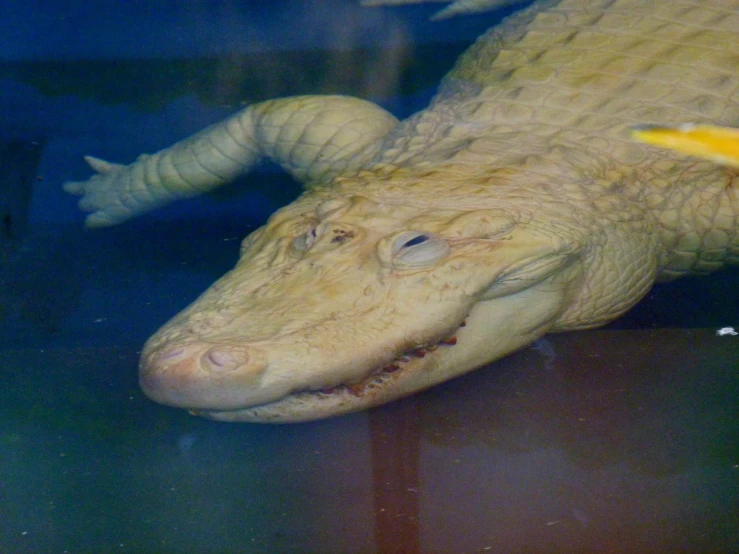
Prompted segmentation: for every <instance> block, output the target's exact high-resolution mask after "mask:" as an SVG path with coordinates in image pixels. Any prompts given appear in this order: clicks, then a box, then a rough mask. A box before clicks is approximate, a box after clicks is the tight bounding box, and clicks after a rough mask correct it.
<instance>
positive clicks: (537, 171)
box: [66, 0, 739, 421]
mask: <svg viewBox="0 0 739 554" xmlns="http://www.w3.org/2000/svg"><path fill="white" fill-rule="evenodd" d="M483 3H484V2H482V3H481V4H483ZM685 122H691V123H694V124H712V125H721V126H737V125H739V0H704V1H694V2H690V1H680V2H674V1H672V0H562V1H555V0H542V1H540V2H537V3H535V4H534V5H533V6H531V7H529V8H526V9H524V10H521V11H520V12H518V13H517V14H515V15H514V16H512V17H511V18H509V19H508V20H507V21H506V22H505V23H504V24H502V25H501V26H500V27H498V28H494V29H493V30H491V31H489V32H488V33H487V34H486V35H485V36H483V37H481V39H479V40H478V42H477V43H476V44H475V45H474V46H473V47H471V48H470V49H469V51H468V52H467V53H465V54H464V55H463V56H462V57H461V59H460V60H459V62H458V64H457V66H456V67H455V68H454V70H452V72H451V73H450V74H449V75H448V76H447V77H446V78H445V80H444V82H443V83H442V86H441V88H440V91H439V94H438V95H437V96H436V98H435V99H434V101H433V102H432V103H431V105H430V106H429V107H428V108H426V109H425V110H423V111H421V112H419V113H418V114H416V115H414V116H413V117H411V118H409V119H407V120H405V121H401V122H398V121H397V120H396V119H395V118H394V117H393V116H392V115H391V114H388V113H387V112H385V111H384V110H382V109H380V108H379V107H377V106H374V105H372V104H370V103H367V102H365V101H362V100H358V99H353V98H347V97H330V96H307V97H297V98H286V99H281V100H275V101H270V102H264V103H261V104H257V105H254V106H251V107H249V108H247V109H245V110H243V111H242V112H239V113H237V114H235V115H234V116H233V117H232V118H230V119H228V120H226V121H224V122H222V123H219V124H216V125H214V126H213V127H211V128H209V129H206V130H205V131H203V132H201V133H199V134H197V135H195V136H194V137H192V138H190V139H187V140H185V141H183V142H181V143H178V144H177V145H175V146H173V147H171V148H169V149H167V150H163V151H161V152H159V153H157V154H154V155H152V156H146V157H142V158H140V159H139V160H137V162H135V163H134V164H131V165H129V166H119V165H115V164H109V163H108V162H104V161H102V160H97V159H94V158H90V159H89V161H90V163H91V165H93V167H94V168H95V169H96V170H98V171H99V172H100V173H99V175H96V176H94V177H93V178H91V179H90V180H88V181H85V182H78V183H68V184H67V185H66V190H68V191H69V192H72V193H76V194H81V195H83V198H82V200H81V207H82V208H83V209H86V210H88V211H91V212H93V213H92V214H91V215H90V216H88V224H89V225H93V226H95V225H98V226H99V225H112V224H116V223H118V222H121V221H123V220H125V219H127V218H129V217H131V216H133V215H137V214H139V213H142V212H144V211H146V210H149V209H152V208H155V207H157V206H159V205H162V204H164V203H166V202H169V201H172V200H174V199H177V198H182V197H187V196H192V195H194V194H198V193H200V192H203V191H206V190H209V189H211V188H214V187H216V186H219V185H221V184H223V183H225V182H227V181H229V180H231V179H233V178H234V177H235V176H236V175H238V174H240V173H243V172H244V171H247V170H248V169H249V168H250V167H252V166H253V165H254V164H256V163H257V162H258V161H259V160H260V159H261V158H263V157H269V158H272V159H274V160H276V161H277V162H278V163H280V164H281V165H282V166H283V167H284V168H285V169H286V170H287V171H289V172H291V173H292V174H293V175H295V176H296V177H297V178H299V179H301V180H302V181H304V182H305V183H306V185H307V192H306V193H305V194H304V195H303V196H302V197H301V198H300V199H298V200H297V201H295V202H294V203H292V204H291V205H289V206H287V207H285V208H283V209H281V210H279V211H278V212H277V213H276V214H275V215H274V216H273V217H272V218H271V219H270V221H269V222H268V224H267V225H266V226H265V227H263V228H261V229H260V230H258V231H257V232H255V233H254V234H252V235H251V236H250V237H248V238H247V239H246V240H245V242H244V247H243V248H242V254H241V259H240V261H239V263H238V264H237V266H236V267H235V268H234V270H232V271H231V272H229V273H228V274H227V275H225V276H224V277H223V278H222V279H221V280H219V281H218V282H217V283H215V284H214V285H213V287H211V288H210V289H209V290H208V291H206V293H204V294H203V296H201V298H200V299H198V300H197V301H196V302H195V303H193V304H192V305H191V306H190V307H189V308H187V309H186V310H185V311H183V312H182V313H181V314H180V315H178V316H177V317H176V318H174V319H173V320H172V321H171V322H170V323H168V324H167V325H165V326H164V327H163V328H162V329H161V330H160V331H159V332H158V333H157V334H156V335H154V336H153V337H152V338H151V339H150V341H149V342H148V343H147V346H146V348H145V351H144V353H143V355H142V364H141V383H142V386H143V388H144V390H145V392H146V393H147V394H148V395H149V396H151V397H152V398H154V399H155V400H158V401H161V402H164V403H168V404H172V405H176V406H181V407H184V408H189V409H192V410H195V411H197V412H198V413H201V414H203V415H206V416H208V417H212V418H214V419H220V420H228V421H300V420H306V419H315V418H320V417H327V416H330V415H336V414H340V413H344V412H348V411H353V410H358V409H363V408H366V407H370V406H373V405H377V404H380V403H383V402H387V401H389V400H392V399H394V398H398V397H400V396H404V395H407V394H411V393H413V392H415V391H418V390H421V389H424V388H427V387H429V386H431V385H433V384H435V383H438V382H441V381H444V380H447V379H450V378H452V377H454V376H456V375H459V374H462V373H465V372H467V371H471V370H473V369H475V368H476V367H479V366H480V365H483V364H485V363H488V362H491V361H494V360H496V359H498V358H500V357H502V356H504V355H506V354H508V353H510V352H512V351H514V350H516V349H519V348H522V347H523V346H525V345H527V344H529V343H531V342H532V341H534V340H536V339H537V338H538V337H540V336H542V335H543V334H545V333H547V332H552V331H564V330H572V329H584V328H589V327H595V326H598V325H602V324H604V323H607V322H608V321H610V320H612V319H614V318H616V317H618V316H619V315H621V314H622V313H623V312H624V311H626V310H628V309H629V308H630V307H631V306H633V304H635V303H636V302H637V301H638V300H639V299H640V298H641V297H642V296H643V295H644V294H645V293H646V292H647V291H648V290H649V288H650V287H651V286H652V284H653V283H654V282H655V281H656V280H657V279H671V278H675V277H678V276H681V275H685V274H689V273H705V272H707V271H711V270H714V269H718V268H720V267H721V266H722V265H724V264H726V263H732V262H736V261H737V260H738V259H739V231H738V229H739V225H738V223H737V221H738V220H739V178H738V177H737V172H736V170H735V169H733V168H731V167H727V166H725V165H720V164H717V163H714V162H713V161H711V160H696V159H695V158H691V157H689V156H685V155H683V154H680V153H677V152H672V151H670V150H667V149H663V148H659V147H656V146H651V145H645V144H640V143H638V142H636V141H635V140H633V138H632V137H631V134H630V132H631V129H632V128H633V127H634V126H635V125H640V124H652V125H660V126H675V125H679V124H682V123H685ZM421 353H422V354H423V355H422V356H421V355H420V354H421Z"/></svg>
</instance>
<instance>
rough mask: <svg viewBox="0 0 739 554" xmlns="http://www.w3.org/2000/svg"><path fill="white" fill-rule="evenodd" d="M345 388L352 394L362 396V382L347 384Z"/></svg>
mask: <svg viewBox="0 0 739 554" xmlns="http://www.w3.org/2000/svg"><path fill="white" fill-rule="evenodd" d="M346 390H348V391H349V394H352V395H354V396H362V392H363V391H364V384H363V383H357V384H356V385H347V386H346Z"/></svg>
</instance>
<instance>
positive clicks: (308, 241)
mask: <svg viewBox="0 0 739 554" xmlns="http://www.w3.org/2000/svg"><path fill="white" fill-rule="evenodd" d="M316 237H318V232H317V231H316V228H315V227H314V228H313V229H311V230H310V231H308V232H307V233H303V234H302V235H298V236H297V237H295V238H294V239H293V242H292V246H293V248H295V249H296V250H299V251H301V252H303V251H305V250H308V249H309V248H310V247H311V246H312V245H313V243H314V242H316Z"/></svg>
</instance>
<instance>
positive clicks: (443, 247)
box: [392, 231, 449, 267]
mask: <svg viewBox="0 0 739 554" xmlns="http://www.w3.org/2000/svg"><path fill="white" fill-rule="evenodd" d="M392 252H393V263H394V264H396V265H405V266H410V267H423V266H427V265H431V264H433V263H436V262H438V261H439V260H441V259H442V258H444V257H445V256H446V255H447V254H448V253H449V245H448V244H447V242H446V241H445V240H444V239H442V238H441V237H438V236H436V235H434V234H431V233H419V232H418V231H410V232H407V233H403V234H401V235H400V236H398V237H397V238H396V239H395V242H394V243H393V248H392Z"/></svg>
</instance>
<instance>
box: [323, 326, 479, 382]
mask: <svg viewBox="0 0 739 554" xmlns="http://www.w3.org/2000/svg"><path fill="white" fill-rule="evenodd" d="M466 325H467V320H465V321H463V322H462V323H461V324H460V327H465V326H466ZM455 344H457V337H456V335H452V336H451V337H448V338H446V339H441V340H440V341H439V342H437V343H436V344H432V345H429V346H424V347H422V348H417V349H415V350H412V351H410V352H405V353H403V354H401V355H400V356H398V357H397V358H395V360H393V361H392V362H390V363H389V364H387V365H385V366H383V367H382V368H381V369H379V370H377V371H375V373H373V374H372V375H370V376H369V377H367V378H365V379H364V380H362V381H360V382H359V383H352V384H346V383H345V384H341V385H336V386H333V387H324V388H322V389H320V390H319V391H318V392H320V393H321V394H326V395H331V394H337V393H340V392H342V391H347V392H348V393H349V394H351V395H352V396H362V394H363V393H364V392H365V389H366V388H367V387H368V386H369V388H374V387H373V385H372V383H375V384H380V383H382V381H384V380H385V377H383V375H385V374H387V373H395V372H396V371H400V370H401V369H402V367H401V366H400V365H399V364H401V363H407V362H410V361H411V359H412V357H415V358H424V357H425V356H426V354H427V353H428V352H434V351H435V350H437V349H438V347H439V346H454V345H455Z"/></svg>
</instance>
